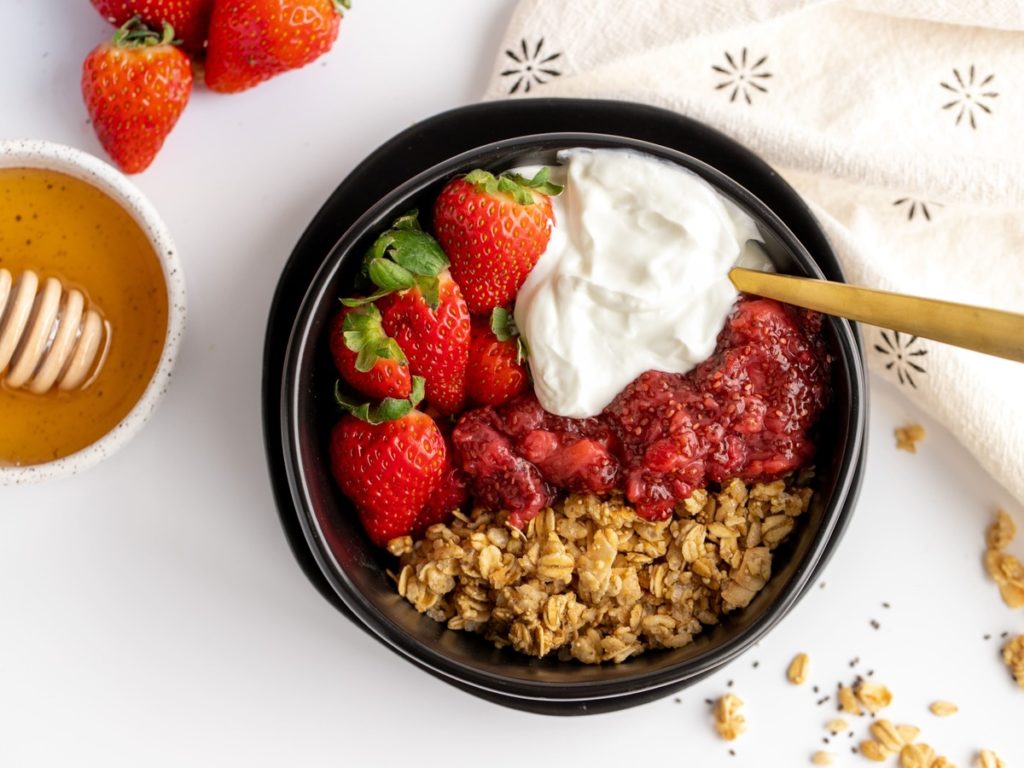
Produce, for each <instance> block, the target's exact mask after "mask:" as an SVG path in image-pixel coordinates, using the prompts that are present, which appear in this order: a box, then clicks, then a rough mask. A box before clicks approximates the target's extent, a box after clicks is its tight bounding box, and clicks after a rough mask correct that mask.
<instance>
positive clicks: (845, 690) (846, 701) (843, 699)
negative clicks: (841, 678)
mask: <svg viewBox="0 0 1024 768" xmlns="http://www.w3.org/2000/svg"><path fill="white" fill-rule="evenodd" d="M839 709H840V711H842V712H846V713H847V714H849V715H863V714H864V711H863V710H862V709H861V708H860V702H858V701H857V696H856V695H855V694H854V692H853V688H850V687H849V686H846V685H840V686H839Z"/></svg>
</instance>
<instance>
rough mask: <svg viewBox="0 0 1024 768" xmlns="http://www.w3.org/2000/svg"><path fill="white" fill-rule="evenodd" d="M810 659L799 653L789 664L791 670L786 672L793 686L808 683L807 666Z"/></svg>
mask: <svg viewBox="0 0 1024 768" xmlns="http://www.w3.org/2000/svg"><path fill="white" fill-rule="evenodd" d="M810 661H811V660H810V658H809V657H808V656H807V654H806V653H798V654H797V655H796V656H794V657H793V660H792V661H791V662H789V669H787V670H786V678H787V679H788V680H789V682H791V683H792V684H793V685H803V684H804V683H805V682H806V681H807V665H808V664H810Z"/></svg>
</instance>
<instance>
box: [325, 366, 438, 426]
mask: <svg viewBox="0 0 1024 768" xmlns="http://www.w3.org/2000/svg"><path fill="white" fill-rule="evenodd" d="M425 385H426V381H425V380H424V378H423V377H422V376H413V377H412V392H411V393H410V395H409V397H408V398H398V397H385V398H384V399H383V400H381V401H380V402H379V403H377V405H370V404H369V403H364V402H356V401H354V400H352V399H351V398H349V397H348V396H347V395H345V393H344V392H342V391H341V382H340V381H336V382H334V400H335V402H336V403H337V404H338V406H339V407H340V408H341V409H342V410H343V411H345V412H346V413H350V414H352V415H353V416H355V417H356V418H357V419H360V420H362V421H365V422H366V423H367V424H373V425H375V426H376V425H377V424H383V423H384V422H386V421H395V420H396V419H400V418H402V417H403V416H405V414H407V413H408V412H409V411H411V410H412V409H413V408H415V407H416V406H417V405H419V404H420V401H421V400H423V394H424V389H425Z"/></svg>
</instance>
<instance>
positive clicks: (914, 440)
mask: <svg viewBox="0 0 1024 768" xmlns="http://www.w3.org/2000/svg"><path fill="white" fill-rule="evenodd" d="M894 431H895V434H896V447H897V448H898V449H899V450H901V451H906V452H907V453H917V444H918V443H919V442H921V441H922V440H924V435H925V432H924V427H922V426H921V425H920V424H907V425H906V426H905V427H896V429H895V430H894Z"/></svg>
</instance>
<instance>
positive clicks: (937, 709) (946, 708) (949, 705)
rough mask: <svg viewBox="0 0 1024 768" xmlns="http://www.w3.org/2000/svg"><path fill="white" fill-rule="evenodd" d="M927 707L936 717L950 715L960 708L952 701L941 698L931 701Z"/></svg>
mask: <svg viewBox="0 0 1024 768" xmlns="http://www.w3.org/2000/svg"><path fill="white" fill-rule="evenodd" d="M928 709H930V710H931V712H932V714H933V715H935V716H936V717H949V716H950V715H955V714H956V713H957V712H959V711H960V708H959V707H958V706H957V705H956V704H954V703H953V702H951V701H943V700H941V699H940V700H939V701H933V702H932V703H931V706H930V707H928Z"/></svg>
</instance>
